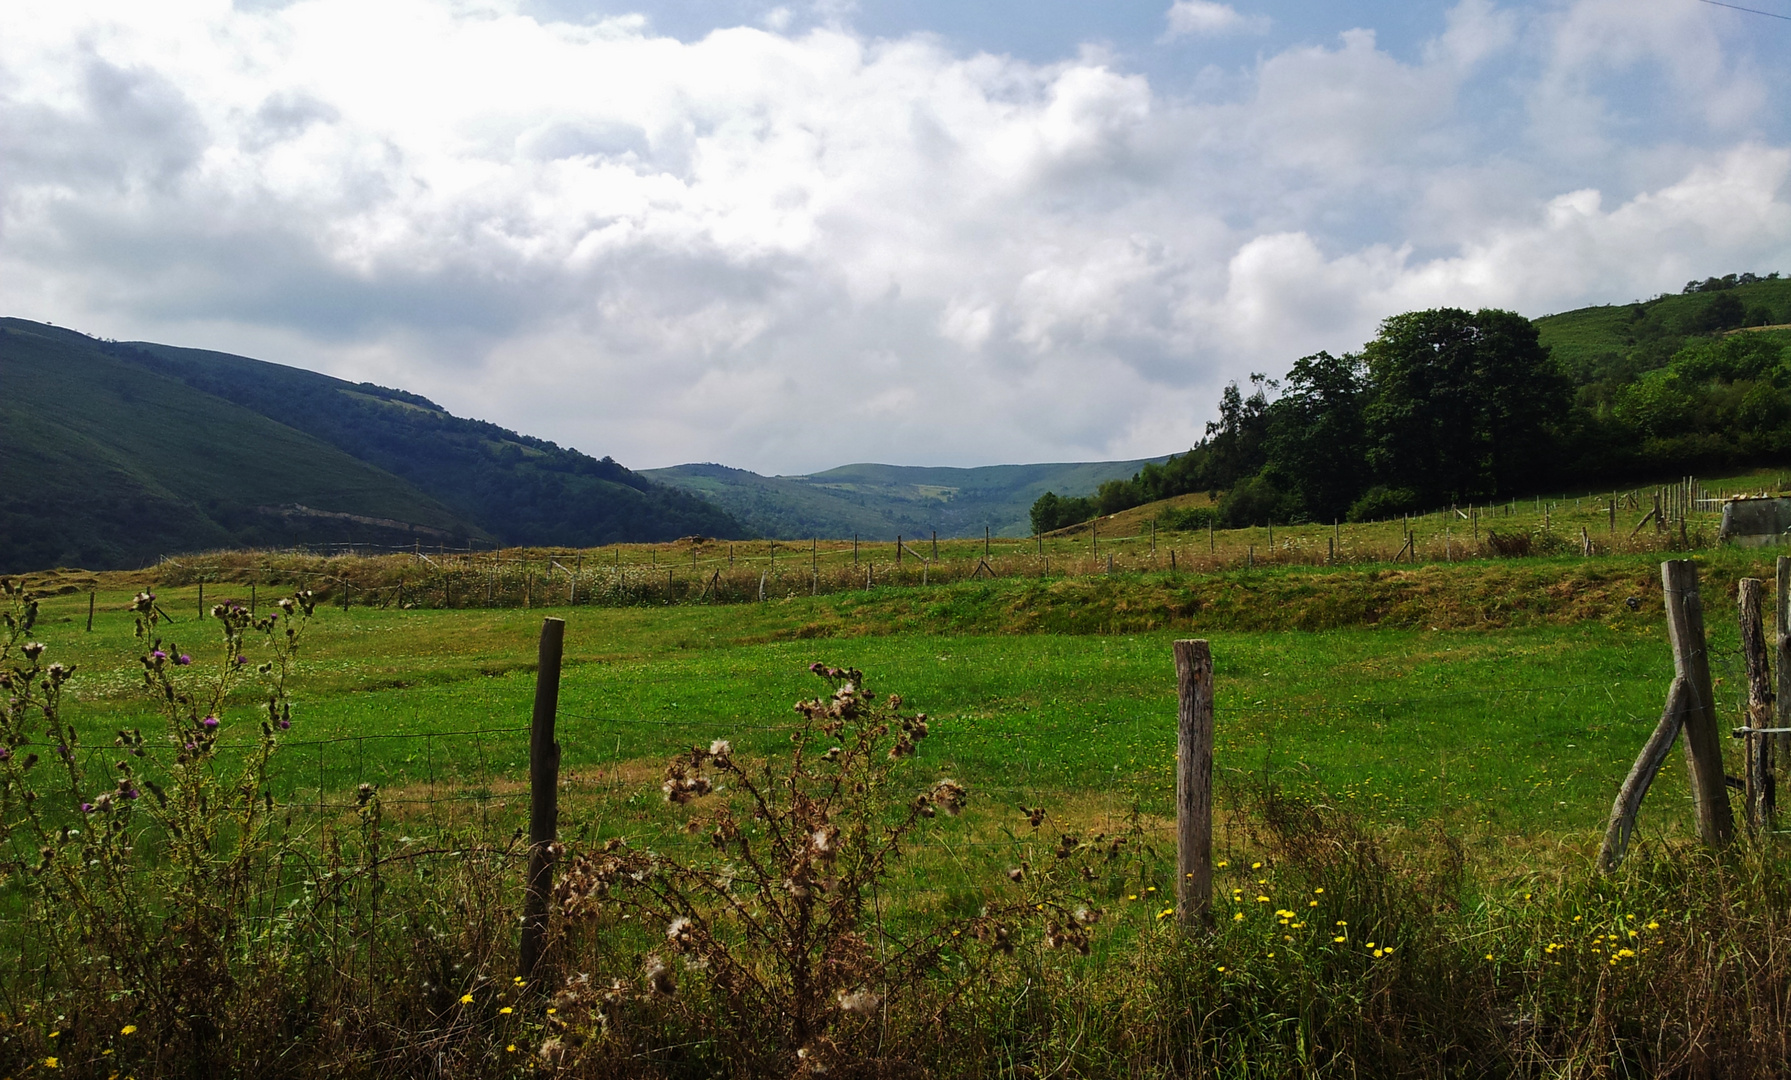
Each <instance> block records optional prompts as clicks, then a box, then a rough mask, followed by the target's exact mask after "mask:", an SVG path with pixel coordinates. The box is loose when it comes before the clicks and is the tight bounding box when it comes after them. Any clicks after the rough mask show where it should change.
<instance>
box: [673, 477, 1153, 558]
mask: <svg viewBox="0 0 1791 1080" xmlns="http://www.w3.org/2000/svg"><path fill="white" fill-rule="evenodd" d="M1162 460H1164V459H1163V458H1142V459H1139V460H1136V461H1092V462H1059V463H1047V464H1037V465H984V466H980V467H975V468H950V467H942V466H919V465H875V464H855V465H841V466H839V467H838V468H834V469H828V470H827V471H825V472H818V473H812V474H809V475H804V476H762V475H760V474H758V473H755V472H749V471H747V470H745V469H734V468H730V467H728V466H726V465H715V464H701V465H695V464H693V465H676V466H673V467H671V468H666V469H645V470H642V475H643V476H646V477H648V478H650V479H653V480H657V481H660V482H662V483H665V484H670V485H673V486H677V487H681V488H683V489H684V490H686V491H689V492H691V493H692V494H696V495H701V496H702V497H704V498H706V499H709V500H711V501H712V502H714V503H715V504H717V505H718V506H721V507H722V508H724V509H726V510H727V511H728V512H729V513H730V514H732V515H733V516H734V517H735V518H737V519H739V520H740V521H741V522H742V523H743V524H745V525H746V526H747V527H748V528H749V529H751V530H752V531H754V532H756V533H760V534H763V535H766V536H772V537H776V538H778V539H790V540H793V539H801V538H803V537H810V536H822V537H847V536H852V535H859V536H877V537H888V536H895V535H897V534H901V535H905V536H927V535H930V534H931V533H933V532H935V531H937V532H938V533H939V535H940V536H980V535H982V532H983V529H984V528H985V527H986V528H988V529H989V531H990V532H991V533H993V534H995V535H997V536H1026V535H1028V534H1030V532H1031V529H1032V527H1031V525H1030V523H1029V521H1028V518H1027V514H1028V512H1029V511H1030V509H1031V507H1032V504H1033V501H1034V500H1036V499H1037V498H1038V497H1039V496H1040V495H1043V494H1044V493H1045V492H1047V491H1055V492H1057V493H1058V494H1060V495H1064V494H1086V493H1087V492H1090V491H1093V490H1095V488H1097V487H1099V486H1100V485H1101V483H1102V482H1103V481H1106V480H1113V479H1119V478H1123V477H1128V476H1131V475H1132V474H1133V473H1135V472H1137V471H1138V470H1139V469H1140V468H1142V467H1143V466H1144V465H1145V464H1146V463H1147V462H1150V461H1162Z"/></svg>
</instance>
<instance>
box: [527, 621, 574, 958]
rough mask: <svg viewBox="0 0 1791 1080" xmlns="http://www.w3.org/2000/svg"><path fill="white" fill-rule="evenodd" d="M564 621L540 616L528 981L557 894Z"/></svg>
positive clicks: (532, 737)
mask: <svg viewBox="0 0 1791 1080" xmlns="http://www.w3.org/2000/svg"><path fill="white" fill-rule="evenodd" d="M565 639H566V620H564V619H551V618H550V619H542V620H541V645H540V649H539V651H538V652H537V653H536V663H535V712H534V717H533V719H532V721H531V723H530V725H529V871H528V879H527V886H526V890H525V892H524V894H523V905H522V965H521V970H520V971H519V972H518V974H519V975H521V976H522V977H523V979H524V980H525V981H527V982H531V983H533V982H538V981H540V982H545V981H547V980H545V979H540V978H538V976H539V975H541V974H542V973H541V972H539V970H538V968H539V965H540V963H541V953H542V949H543V946H544V945H545V944H546V942H547V903H548V900H549V898H550V897H552V895H553V857H554V851H553V845H554V841H555V840H556V839H557V838H558V834H559V826H560V744H559V743H558V742H556V741H555V740H554V717H555V714H556V713H557V712H558V711H559V706H560V656H561V654H562V652H563V651H564V648H565Z"/></svg>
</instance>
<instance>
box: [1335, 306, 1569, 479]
mask: <svg viewBox="0 0 1791 1080" xmlns="http://www.w3.org/2000/svg"><path fill="white" fill-rule="evenodd" d="M1362 359H1363V361H1364V362H1365V363H1366V365H1367V369H1368V381H1369V385H1370V387H1371V389H1370V391H1369V395H1368V400H1367V402H1366V404H1365V406H1364V408H1363V413H1362V419H1363V427H1364V442H1365V446H1366V454H1365V459H1366V464H1367V466H1368V468H1369V469H1370V470H1371V473H1372V475H1373V478H1374V479H1375V480H1377V481H1379V483H1380V484H1382V485H1384V486H1385V487H1387V488H1389V489H1394V490H1397V489H1406V490H1409V491H1411V492H1413V493H1414V494H1415V495H1416V497H1417V498H1418V499H1420V500H1421V501H1423V502H1426V503H1430V504H1433V505H1434V504H1438V503H1443V502H1449V501H1465V500H1470V499H1477V498H1485V497H1488V496H1490V495H1492V494H1494V493H1496V492H1502V491H1512V490H1517V489H1519V488H1523V487H1528V486H1532V485H1534V484H1536V483H1538V482H1540V481H1541V480H1542V479H1543V478H1544V477H1547V476H1550V475H1552V474H1553V472H1554V471H1555V467H1556V462H1555V459H1554V454H1555V450H1556V447H1557V446H1558V444H1559V442H1560V438H1561V434H1562V428H1563V425H1564V423H1565V421H1566V418H1567V412H1568V408H1569V405H1570V402H1571V400H1572V388H1571V386H1570V385H1569V383H1568V381H1567V379H1566V378H1565V377H1564V376H1563V375H1562V374H1561V372H1560V371H1559V370H1558V369H1557V367H1556V366H1555V363H1554V361H1553V359H1552V358H1551V357H1550V355H1549V351H1548V349H1547V348H1545V347H1544V346H1543V345H1542V344H1541V342H1540V341H1539V340H1538V337H1537V332H1536V327H1535V326H1534V325H1533V324H1531V322H1530V320H1528V319H1526V318H1524V317H1523V316H1522V315H1518V314H1516V313H1514V312H1509V311H1498V310H1493V309H1483V310H1480V311H1477V312H1468V311H1463V310H1461V309H1459V308H1437V309H1435V310H1431V311H1414V312H1408V313H1407V314H1404V315H1395V316H1394V317H1392V318H1390V319H1388V320H1386V321H1385V322H1383V323H1382V324H1381V332H1380V336H1379V337H1377V338H1375V340H1373V341H1372V342H1369V344H1368V345H1367V347H1366V348H1364V349H1363V353H1362Z"/></svg>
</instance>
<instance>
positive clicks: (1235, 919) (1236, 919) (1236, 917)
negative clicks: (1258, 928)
mask: <svg viewBox="0 0 1791 1080" xmlns="http://www.w3.org/2000/svg"><path fill="white" fill-rule="evenodd" d="M1231 921H1232V922H1243V921H1244V913H1243V912H1241V911H1240V912H1238V913H1237V914H1236V915H1233V916H1232V917H1231Z"/></svg>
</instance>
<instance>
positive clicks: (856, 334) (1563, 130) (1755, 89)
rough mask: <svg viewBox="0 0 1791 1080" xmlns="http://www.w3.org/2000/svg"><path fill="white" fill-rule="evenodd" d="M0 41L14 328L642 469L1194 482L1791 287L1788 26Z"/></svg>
mask: <svg viewBox="0 0 1791 1080" xmlns="http://www.w3.org/2000/svg"><path fill="white" fill-rule="evenodd" d="M1743 5H1744V6H1749V7H1756V8H1758V9H1760V10H1761V11H1762V12H1767V13H1768V14H1755V13H1750V12H1745V11H1738V10H1734V9H1733V8H1730V7H1723V6H1719V5H1716V4H1712V3H1707V2H1702V0H1547V2H1537V3H1496V2H1494V0H1460V2H1457V3H1423V2H1415V0H1413V2H1380V3H1372V4H1371V3H1365V2H1358V0H1337V2H1323V3H1321V2H1319V0H1262V2H1256V3H1253V2H1249V0H1239V2H1237V3H1229V4H1228V3H1223V2H1218V0H1154V2H1150V3H1134V2H1131V0H1025V2H1021V0H984V2H967V0H953V2H946V0H858V2H853V0H818V2H786V3H774V2H769V0H653V2H643V3H632V2H628V0H450V2H429V0H298V2H292V3H284V2H280V0H242V2H239V3H235V4H231V3H228V2H224V0H210V2H202V0H191V2H182V0H133V2H132V3H129V4H119V3H117V2H116V0H59V2H58V3H55V4H46V3H41V2H38V0H0V25H4V26H6V28H7V30H6V33H4V34H0V314H6V315H13V316H18V317H22V318H29V319H38V320H43V321H50V322H54V323H56V324H58V325H63V326H69V327H73V328H75V329H78V330H82V331H85V332H87V333H90V334H94V335H96V336H101V337H110V338H118V339H126V340H132V339H142V340H153V341H161V342H165V343H168V344H176V345H189V346H195V347H202V348H212V349H220V350H224V351H228V352H234V353H240V354H244V355H249V356H255V357H259V358H262V359H266V360H273V361H277V362H280V363H286V364H293V365H296V366H300V367H306V368H311V369H314V370H318V371H324V372H328V373H329V374H332V375H336V376H339V377H342V378H346V379H351V380H354V381H363V380H365V381H371V382H375V383H380V384H382V385H387V386H397V387H403V388H405V389H409V390H414V391H417V392H419V393H423V394H427V395H428V396H429V397H431V398H433V399H434V400H436V401H437V402H439V403H441V404H442V405H444V406H445V407H447V408H449V409H450V410H452V411H454V412H456V413H458V414H460V415H465V416H474V417H478V418H481V419H487V420H492V421H495V422H497V423H500V424H503V425H505V426H508V427H512V428H515V429H517V430H520V431H523V432H526V433H529V434H532V435H538V436H541V437H544V438H550V439H553V440H555V441H557V442H559V443H561V444H562V445H567V446H574V447H577V448H578V449H580V450H583V451H585V452H586V453H590V454H594V455H599V456H601V455H604V454H608V455H612V456H614V457H615V458H616V459H617V460H619V461H621V462H623V463H624V464H627V465H630V466H633V467H636V468H651V467H659V466H666V465H673V464H677V463H680V462H686V461H717V462H721V463H724V464H728V465H733V466H737V467H741V468H749V469H753V470H756V471H759V472H767V473H805V472H811V471H816V470H820V469H825V468H829V467H831V466H835V465H840V464H845V463H848V462H857V461H879V462H887V463H892V464H912V465H984V464H996V463H1004V462H1030V461H1077V460H1099V459H1121V458H1133V457H1143V456H1152V455H1158V454H1165V453H1171V452H1175V451H1180V450H1185V449H1186V448H1187V447H1188V446H1190V445H1191V444H1192V443H1193V442H1194V441H1195V440H1196V439H1198V438H1199V437H1200V436H1201V434H1202V432H1203V430H1204V427H1205V424H1206V422H1207V421H1208V420H1210V419H1212V418H1213V416H1214V415H1215V406H1216V402H1217V399H1218V394H1219V391H1220V390H1221V389H1222V388H1223V386H1224V385H1225V383H1226V382H1228V381H1230V380H1234V379H1245V378H1247V377H1248V375H1249V373H1251V372H1254V371H1262V372H1266V373H1268V374H1270V375H1279V374H1281V373H1283V372H1285V371H1286V370H1287V368H1288V367H1289V366H1290V365H1291V364H1292V362H1293V361H1294V360H1295V359H1297V358H1298V357H1300V356H1303V355H1307V354H1309V353H1312V352H1316V351H1318V350H1320V349H1326V350H1330V351H1331V352H1334V353H1335V352H1343V351H1347V350H1351V349H1356V348H1359V347H1360V346H1361V345H1362V344H1363V343H1364V342H1366V341H1367V340H1369V339H1371V338H1372V337H1373V336H1374V333H1375V330H1376V327H1377V325H1378V324H1379V322H1380V320H1382V319H1384V318H1386V317H1387V316H1390V315H1393V314H1397V313H1399V312H1402V311H1409V310H1414V309H1419V308H1429V307H1438V306H1455V307H1466V308H1479V307H1500V308H1508V309H1511V310H1515V311H1519V312H1522V313H1523V314H1525V315H1529V316H1532V317H1534V316H1540V315H1544V314H1548V313H1550V312H1555V311H1563V310H1568V309H1571V308H1575V307H1580V306H1584V305H1588V304H1598V303H1612V302H1626V301H1630V300H1635V299H1641V298H1646V297H1650V296H1654V295H1657V294H1659V293H1662V292H1677V291H1678V290H1679V289H1680V288H1682V287H1683V286H1684V284H1685V283H1686V281H1688V280H1690V279H1693V278H1703V277H1707V276H1710V275H1721V274H1725V273H1732V272H1740V271H1749V270H1751V271H1754V272H1757V273H1766V272H1769V271H1772V270H1778V271H1781V272H1791V109H1788V108H1787V105H1788V104H1791V65H1788V64H1786V63H1784V57H1785V56H1787V55H1791V18H1783V17H1773V16H1774V15H1781V16H1791V0H1743Z"/></svg>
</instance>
